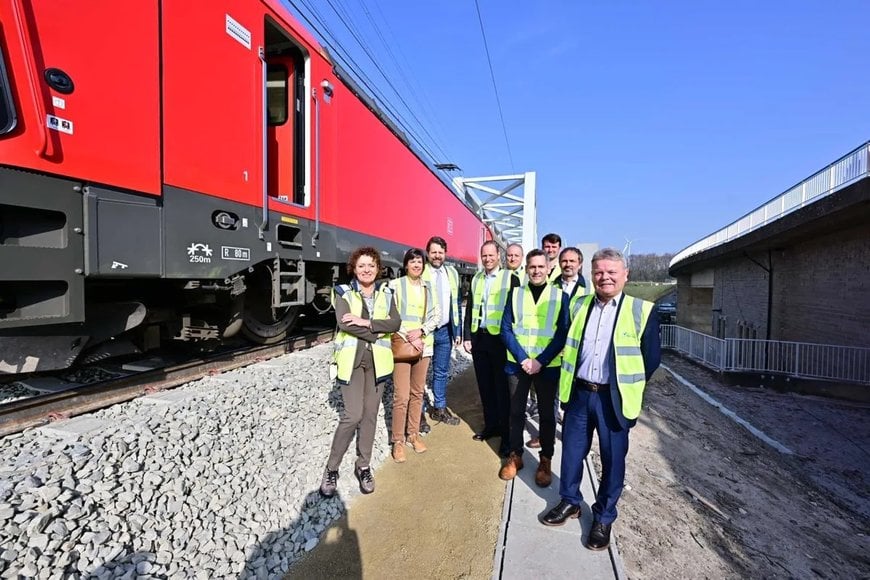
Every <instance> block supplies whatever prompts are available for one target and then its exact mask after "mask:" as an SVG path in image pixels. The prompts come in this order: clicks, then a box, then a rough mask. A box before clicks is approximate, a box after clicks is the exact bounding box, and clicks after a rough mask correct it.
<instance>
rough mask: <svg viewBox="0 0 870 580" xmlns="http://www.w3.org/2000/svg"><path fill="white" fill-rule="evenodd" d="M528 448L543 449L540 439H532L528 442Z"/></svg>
mask: <svg viewBox="0 0 870 580" xmlns="http://www.w3.org/2000/svg"><path fill="white" fill-rule="evenodd" d="M526 447H528V448H529V449H540V448H541V439H540V438H539V437H532V438H531V439H529V440H528V441H526Z"/></svg>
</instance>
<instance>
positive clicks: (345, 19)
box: [327, 0, 444, 159]
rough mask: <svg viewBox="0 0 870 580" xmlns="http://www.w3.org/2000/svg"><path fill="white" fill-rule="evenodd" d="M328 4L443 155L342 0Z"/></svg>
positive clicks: (328, 2)
mask: <svg viewBox="0 0 870 580" xmlns="http://www.w3.org/2000/svg"><path fill="white" fill-rule="evenodd" d="M327 4H329V6H330V7H331V8H332V10H333V12H335V14H336V16H338V19H339V20H340V21H341V23H342V24H344V26H345V28H347V30H348V32H350V34H351V36H352V37H353V38H354V40H356V42H357V44H358V45H359V46H360V48H362V49H363V52H364V53H365V54H366V56H368V57H369V60H371V62H372V64H373V65H374V66H375V68H376V69H377V71H378V72H379V73H380V74H381V76H382V77H383V79H384V80H385V81H386V83H387V85H389V87H390V88H391V89H392V90H393V93H395V95H396V96H397V97H398V98H399V101H400V102H401V103H402V105H403V106H404V107H405V110H406V111H408V113H409V114H410V115H411V117H412V118H414V120H415V121H416V122H417V125H418V126H419V127H420V128H421V129H422V130H423V132H424V133H426V135H427V136H428V137H429V139H430V140H431V141H432V144H433V145H434V146H435V147H436V148H437V149H438V150H439V151H440V153H441V154H442V155H444V151H442V150H441V149H440V147H439V145H438V143H437V142H436V141H435V139H434V138H433V137H432V135H431V134H430V133H429V131H428V130H427V129H426V127H425V125H423V123H421V122H420V120H419V119H418V118H417V116H416V114H415V113H414V110H413V109H412V108H411V107H410V105H408V102H407V101H406V100H405V98H404V97H403V96H402V92H401V91H399V89H398V88H396V85H395V84H393V81H392V80H391V79H390V76H389V75H388V74H387V73H386V72H385V71H384V69H383V67H382V66H381V64H380V61H379V59H378V58H376V56H375V55H374V54H373V53H372V51H371V49H370V48H369V46H368V43H366V42H365V40H364V39H363V37H362V34H361V33H360V32H359V30H358V29H357V28H356V26H355V25H354V24H353V19H351V18H350V15H349V13H348V12H347V9H346V8H345V7H344V5H343V4H342V3H341V1H340V0H335V1H333V0H327ZM339 8H340V9H339ZM382 98H383V95H382ZM384 100H385V101H386V102H389V101H388V100H387V99H385V98H384ZM417 141H418V144H419V145H421V146H422V141H423V140H422V139H417ZM427 152H428V153H429V155H430V156H432V157H433V159H434V156H433V155H432V153H431V152H429V151H428V148H427Z"/></svg>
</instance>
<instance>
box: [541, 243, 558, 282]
mask: <svg viewBox="0 0 870 580" xmlns="http://www.w3.org/2000/svg"><path fill="white" fill-rule="evenodd" d="M541 249H542V250H544V253H545V254H547V264H548V266H549V268H550V272H549V273H548V274H547V280H548V281H550V282H555V281H556V279H557V278H558V277H559V276H561V275H562V270H561V269H560V268H559V252H560V251H561V250H562V236H560V235H559V234H547V235H546V236H544V237H543V238H541Z"/></svg>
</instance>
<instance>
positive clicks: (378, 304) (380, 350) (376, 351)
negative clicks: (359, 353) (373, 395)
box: [332, 284, 393, 384]
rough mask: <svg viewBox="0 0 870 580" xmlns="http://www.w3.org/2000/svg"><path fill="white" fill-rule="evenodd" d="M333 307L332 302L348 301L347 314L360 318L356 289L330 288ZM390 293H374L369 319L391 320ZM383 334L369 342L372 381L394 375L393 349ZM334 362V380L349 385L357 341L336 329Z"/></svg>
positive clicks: (360, 299)
mask: <svg viewBox="0 0 870 580" xmlns="http://www.w3.org/2000/svg"><path fill="white" fill-rule="evenodd" d="M332 300H333V304H334V303H335V302H334V301H335V300H344V301H345V302H347V305H348V307H349V308H350V312H351V313H352V314H354V315H356V316H361V315H362V307H363V301H364V299H363V297H362V294H360V292H359V291H358V290H355V289H354V288H353V286H351V285H349V284H340V285H338V286H336V287H335V288H333V293H332ZM392 300H393V293H392V291H391V290H390V289H389V288H387V287H382V288H381V289H376V290H375V293H374V312H369V316H370V317H371V319H372V320H375V319H379V320H383V319H386V318H389V317H390V305H391V303H392ZM391 334H392V333H384V334H382V335H381V336H379V337H378V339H377V340H376V341H375V342H373V343H371V345H372V359H374V362H375V380H376V381H377V382H381V381H383V380H385V379H387V378H389V376H390V375H392V374H393V349H392V348H391V347H390V335H391ZM333 342H334V351H333V360H334V361H335V364H336V365H337V366H338V375H337V377H336V378H337V380H338V382H339V383H342V384H348V383H349V382H350V376H351V374H353V363H354V359H355V358H356V348H357V343H358V342H359V339H358V338H357V337H355V336H353V335H352V334H350V333H347V332H344V331H343V330H339V331H338V332H336V333H335V340H334V341H333Z"/></svg>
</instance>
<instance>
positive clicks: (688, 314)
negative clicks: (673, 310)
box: [676, 276, 713, 334]
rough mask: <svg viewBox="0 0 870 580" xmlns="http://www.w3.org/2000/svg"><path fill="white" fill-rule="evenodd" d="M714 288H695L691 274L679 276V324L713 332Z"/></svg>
mask: <svg viewBox="0 0 870 580" xmlns="http://www.w3.org/2000/svg"><path fill="white" fill-rule="evenodd" d="M712 308H713V289H712V288H694V287H692V284H691V276H678V277H677V320H676V324H678V325H679V326H682V327H685V328H690V329H692V330H697V331H698V332H703V333H704V334H712V333H713V332H712V325H711V322H710V321H711V309H712Z"/></svg>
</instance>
